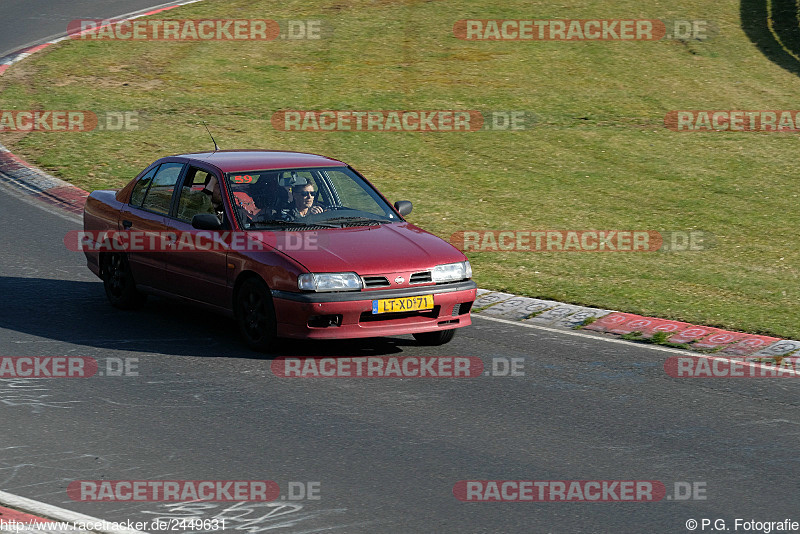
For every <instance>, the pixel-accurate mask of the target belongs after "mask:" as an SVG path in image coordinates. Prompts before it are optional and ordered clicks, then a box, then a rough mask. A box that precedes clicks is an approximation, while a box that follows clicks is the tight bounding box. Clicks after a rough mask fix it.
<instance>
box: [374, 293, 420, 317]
mask: <svg viewBox="0 0 800 534" xmlns="http://www.w3.org/2000/svg"><path fill="white" fill-rule="evenodd" d="M432 309H433V295H422V296H421V297H405V298H401V299H381V300H373V301H372V313H373V314H374V313H398V312H408V311H419V310H432Z"/></svg>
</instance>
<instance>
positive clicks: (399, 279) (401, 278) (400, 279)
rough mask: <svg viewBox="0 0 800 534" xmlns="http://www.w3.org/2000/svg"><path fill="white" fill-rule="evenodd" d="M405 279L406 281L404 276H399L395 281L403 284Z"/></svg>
mask: <svg viewBox="0 0 800 534" xmlns="http://www.w3.org/2000/svg"><path fill="white" fill-rule="evenodd" d="M405 281H406V279H405V278H403V277H402V276H398V277H397V278H395V279H394V283H395V284H402V283H403V282H405Z"/></svg>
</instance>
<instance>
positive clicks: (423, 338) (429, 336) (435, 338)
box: [412, 328, 456, 346]
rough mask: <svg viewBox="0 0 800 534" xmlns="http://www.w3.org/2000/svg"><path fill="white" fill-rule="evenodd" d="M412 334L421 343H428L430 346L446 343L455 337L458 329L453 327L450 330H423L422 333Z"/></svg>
mask: <svg viewBox="0 0 800 534" xmlns="http://www.w3.org/2000/svg"><path fill="white" fill-rule="evenodd" d="M412 335H413V336H414V339H416V340H417V342H418V343H419V344H420V345H428V346H434V345H444V344H445V343H447V342H449V341H450V340H451V339H453V336H454V335H456V329H455V328H451V329H449V330H437V331H435V332H422V333H420V334H412Z"/></svg>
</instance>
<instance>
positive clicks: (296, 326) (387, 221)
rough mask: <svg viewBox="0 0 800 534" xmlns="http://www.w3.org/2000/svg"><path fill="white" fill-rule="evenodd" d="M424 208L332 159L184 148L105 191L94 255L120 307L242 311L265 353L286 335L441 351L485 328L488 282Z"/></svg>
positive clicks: (92, 229)
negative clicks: (481, 312)
mask: <svg viewBox="0 0 800 534" xmlns="http://www.w3.org/2000/svg"><path fill="white" fill-rule="evenodd" d="M410 212H411V203H410V202H408V201H399V202H396V203H395V204H394V206H392V205H391V204H390V203H389V202H388V201H387V200H386V199H385V198H384V197H383V196H382V195H381V194H380V193H379V192H378V191H377V190H376V189H375V188H374V187H373V186H372V184H370V183H369V182H368V181H367V180H366V179H365V178H364V177H362V176H361V175H360V174H358V173H357V172H356V171H355V170H353V169H352V168H351V167H350V166H348V165H347V164H345V163H342V162H341V161H337V160H334V159H330V158H326V157H323V156H318V155H314V154H304V153H297V152H276V151H215V152H205V153H197V154H184V155H180V156H170V157H165V158H161V159H159V160H158V161H156V162H155V163H153V164H152V165H150V166H149V167H147V168H146V169H144V170H143V171H142V172H141V173H140V174H139V176H137V177H136V178H135V179H133V180H132V181H131V182H130V183H129V184H128V185H127V186H126V187H124V188H123V189H121V190H120V191H94V192H93V193H92V194H91V195H90V196H89V198H88V200H87V203H86V208H85V211H84V232H83V235H84V240H83V244H84V247H83V250H84V251H85V254H86V257H87V262H88V265H89V268H90V269H91V270H92V272H94V273H95V274H96V275H97V276H99V277H100V278H101V279H102V280H103V282H104V285H105V290H106V294H107V296H108V298H109V300H110V301H111V303H112V304H113V305H115V306H117V307H120V308H131V307H134V306H136V305H138V304H140V303H141V302H142V301H143V299H144V297H145V296H146V295H147V294H156V295H163V296H168V297H177V298H180V299H183V300H186V301H190V302H193V303H198V304H202V305H204V306H207V307H210V308H213V309H216V310H219V311H221V312H223V313H226V314H228V315H232V316H233V317H235V319H236V320H237V322H238V324H239V329H240V331H241V334H242V336H243V338H244V340H245V341H246V342H247V344H248V345H249V346H251V347H252V348H254V349H257V350H267V349H269V348H270V346H271V344H272V343H273V341H274V339H275V337H290V338H307V339H332V338H357V337H377V336H387V335H397V334H413V335H414V337H415V338H416V339H417V340H418V342H420V343H423V344H430V345H439V344H443V343H446V342H448V341H450V339H452V337H453V334H454V332H455V329H456V328H460V327H462V326H467V325H469V324H471V320H470V315H469V311H470V308H471V307H472V303H473V301H474V300H475V292H476V285H475V282H473V281H472V279H471V277H472V269H471V267H470V264H469V262H468V261H467V258H466V257H465V256H464V255H463V254H462V253H461V252H460V251H459V250H457V249H456V248H455V247H453V246H452V245H450V244H449V243H447V242H445V241H443V240H442V239H440V238H438V237H436V236H434V235H432V234H430V233H428V232H425V231H424V230H422V229H420V228H418V227H416V226H414V225H413V224H410V223H408V222H407V221H405V219H404V218H403V217H404V216H405V215H408V214H409V213H410Z"/></svg>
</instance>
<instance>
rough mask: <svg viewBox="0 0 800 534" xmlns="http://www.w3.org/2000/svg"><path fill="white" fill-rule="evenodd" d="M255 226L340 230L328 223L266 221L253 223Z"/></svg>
mask: <svg viewBox="0 0 800 534" xmlns="http://www.w3.org/2000/svg"><path fill="white" fill-rule="evenodd" d="M252 225H253V226H262V225H266V226H269V225H277V226H324V227H326V228H338V226H337V225H335V224H327V223H326V222H311V223H305V222H301V221H284V220H283V219H267V220H266V221H253V223H252Z"/></svg>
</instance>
